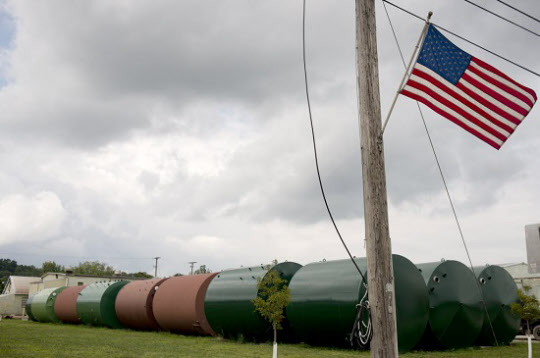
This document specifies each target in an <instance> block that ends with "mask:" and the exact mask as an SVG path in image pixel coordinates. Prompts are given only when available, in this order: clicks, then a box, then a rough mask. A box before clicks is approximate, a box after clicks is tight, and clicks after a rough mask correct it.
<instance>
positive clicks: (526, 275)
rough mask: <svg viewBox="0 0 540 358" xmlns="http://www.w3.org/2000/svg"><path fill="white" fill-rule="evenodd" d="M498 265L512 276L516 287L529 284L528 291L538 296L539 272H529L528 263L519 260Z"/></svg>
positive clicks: (539, 289) (539, 293)
mask: <svg viewBox="0 0 540 358" xmlns="http://www.w3.org/2000/svg"><path fill="white" fill-rule="evenodd" d="M499 266H501V267H502V268H504V269H505V270H506V271H508V273H509V274H510V276H512V278H513V279H514V281H515V282H516V284H517V285H518V288H523V286H530V287H531V291H530V292H529V293H532V294H534V295H535V296H536V297H540V274H538V273H530V272H529V265H528V264H526V263H525V262H520V263H516V264H504V265H499Z"/></svg>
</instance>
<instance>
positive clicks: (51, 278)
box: [28, 271, 134, 296]
mask: <svg viewBox="0 0 540 358" xmlns="http://www.w3.org/2000/svg"><path fill="white" fill-rule="evenodd" d="M118 280H128V281H131V280H134V278H133V277H131V276H129V277H127V276H122V275H116V276H106V277H104V276H92V275H73V274H72V273H71V272H69V271H68V272H47V273H46V274H44V275H43V276H41V278H38V279H37V280H35V281H34V282H32V283H30V289H29V291H28V295H29V296H33V295H35V294H36V293H38V292H39V291H41V290H43V289H45V288H57V287H62V286H67V287H69V286H83V285H90V284H92V283H95V282H109V281H118Z"/></svg>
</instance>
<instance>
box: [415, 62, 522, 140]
mask: <svg viewBox="0 0 540 358" xmlns="http://www.w3.org/2000/svg"><path fill="white" fill-rule="evenodd" d="M412 74H414V75H416V76H418V77H421V78H423V79H425V80H426V81H428V82H431V83H433V84H434V85H435V86H437V87H438V88H440V89H441V90H443V91H444V92H446V93H448V94H449V95H450V96H452V97H453V98H455V99H456V100H457V101H459V102H461V103H463V104H464V105H465V106H467V107H469V108H470V109H472V110H473V111H475V112H476V113H478V114H479V115H480V116H482V117H484V118H486V119H487V120H488V121H490V122H492V123H493V124H495V125H496V126H498V127H500V128H502V129H503V130H505V131H507V132H508V133H512V132H513V131H514V128H512V127H510V126H508V125H507V124H505V123H503V122H501V121H499V120H498V119H496V118H494V117H493V116H491V115H490V114H489V113H487V112H486V111H484V110H483V109H481V108H480V107H478V106H477V105H476V104H474V103H472V102H471V101H469V100H468V99H466V98H465V97H463V96H462V95H460V94H459V93H457V92H456V91H454V90H453V89H452V88H451V87H448V86H447V85H445V84H444V83H442V82H441V81H439V80H437V79H436V78H434V77H432V76H430V75H429V74H428V73H426V72H423V71H421V70H419V69H417V68H414V69H413V71H412Z"/></svg>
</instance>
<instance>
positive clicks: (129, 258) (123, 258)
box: [0, 252, 152, 260]
mask: <svg viewBox="0 0 540 358" xmlns="http://www.w3.org/2000/svg"><path fill="white" fill-rule="evenodd" d="M0 255H19V256H38V257H51V258H56V257H62V258H71V259H95V260H105V259H108V260H151V259H152V258H151V257H102V258H96V257H95V256H69V255H54V254H52V255H51V254H35V253H27V252H25V253H23V252H0Z"/></svg>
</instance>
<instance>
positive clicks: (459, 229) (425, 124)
mask: <svg viewBox="0 0 540 358" xmlns="http://www.w3.org/2000/svg"><path fill="white" fill-rule="evenodd" d="M383 7H384V11H385V12H386V16H387V18H388V22H389V23H390V28H391V29H392V34H393V35H394V40H395V43H396V46H397V49H398V52H399V55H400V57H401V62H402V63H403V67H405V70H407V65H406V63H405V58H404V56H403V51H401V46H400V45H399V41H398V39H397V36H396V32H395V31H394V25H393V24H392V20H391V19H390V15H389V14H388V10H387V9H386V5H385V4H384V0H383ZM415 102H416V106H417V107H418V112H419V113H420V117H421V118H422V123H423V124H424V129H425V131H426V135H427V138H428V140H429V144H430V146H431V150H432V152H433V157H434V158H435V162H436V163H437V168H438V169H439V174H440V175H441V179H442V182H443V185H444V189H445V190H446V195H447V197H448V202H449V203H450V207H451V209H452V213H453V215H454V220H455V222H456V226H457V229H458V231H459V236H460V237H461V242H462V243H463V247H464V248H465V253H466V254H467V258H468V259H469V264H470V265H471V271H472V272H473V274H474V265H473V262H472V259H471V255H470V253H469V248H468V247H467V243H466V241H465V235H464V234H463V230H462V229H461V224H460V222H459V219H458V215H457V212H456V209H455V207H454V201H453V200H452V196H451V195H450V190H449V189H448V185H447V183H446V179H445V177H444V172H443V170H442V167H441V163H440V161H439V157H438V155H437V151H436V150H435V145H434V144H433V140H432V139H431V134H430V133H429V129H428V126H427V123H426V119H425V118H424V112H423V111H422V108H421V107H420V104H419V103H418V101H415ZM475 278H476V274H475ZM475 281H476V284H477V285H478V289H479V291H480V293H481V294H482V304H483V306H484V311H485V313H486V315H487V319H488V322H489V326H490V328H491V333H492V335H493V338H494V340H495V345H496V346H499V342H498V341H497V335H496V334H495V330H494V329H493V324H492V322H491V318H490V316H489V312H488V309H487V306H486V302H485V299H484V294H483V291H482V288H481V287H480V283H479V282H478V280H475Z"/></svg>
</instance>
